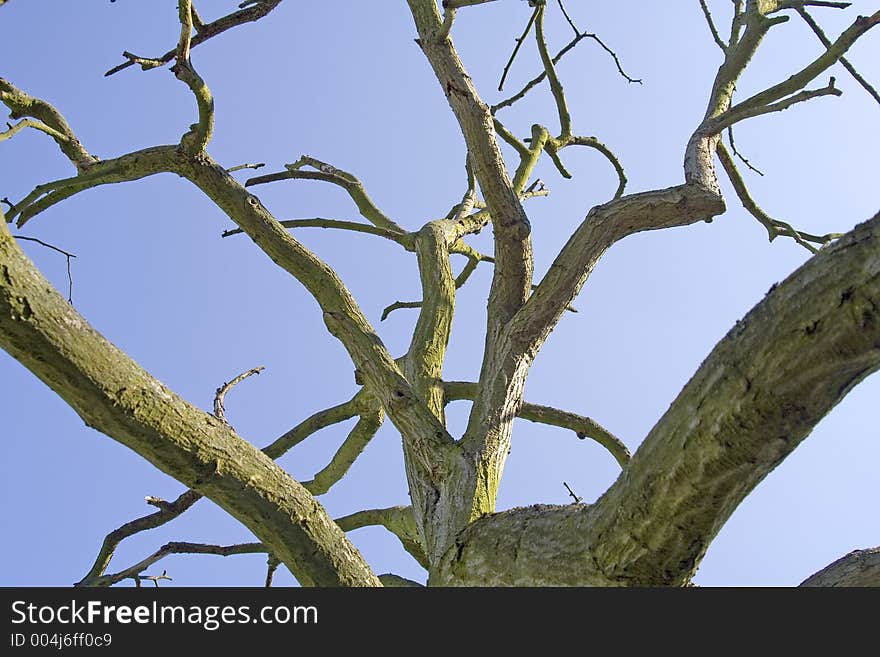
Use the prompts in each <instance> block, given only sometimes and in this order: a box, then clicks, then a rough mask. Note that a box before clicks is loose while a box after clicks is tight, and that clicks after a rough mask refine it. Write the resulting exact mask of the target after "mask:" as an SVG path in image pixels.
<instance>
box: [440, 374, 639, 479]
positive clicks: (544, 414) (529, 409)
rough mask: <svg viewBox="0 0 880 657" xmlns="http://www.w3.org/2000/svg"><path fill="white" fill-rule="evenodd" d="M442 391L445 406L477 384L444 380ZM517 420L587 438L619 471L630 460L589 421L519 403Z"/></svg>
mask: <svg viewBox="0 0 880 657" xmlns="http://www.w3.org/2000/svg"><path fill="white" fill-rule="evenodd" d="M443 390H444V393H445V395H446V397H445V403H447V404H448V403H449V402H453V401H457V400H460V399H469V400H473V399H474V397H475V396H476V394H477V384H476V383H469V382H465V381H445V382H444V383H443ZM517 417H520V418H522V419H523V420H528V421H530V422H538V423H540V424H548V425H551V426H554V427H560V428H562V429H570V430H571V431H574V432H575V433H576V434H577V436H578V438H581V439H584V438H591V439H593V440H595V441H596V442H597V443H599V444H600V445H602V447H604V448H605V449H607V450H608V452H609V453H610V454H611V455H612V456H613V457H614V460H615V461H617V463H618V464H619V465H620V467H621V468H623V467H626V464H627V462H628V461H629V459H630V453H629V449H628V448H627V446H626V445H625V444H624V442H623V441H622V440H620V438H618V437H617V436H615V435H614V434H613V433H611V432H610V431H608V430H607V429H605V428H604V427H603V426H602V425H600V424H599V423H598V422H596V421H595V420H594V419H592V418H589V417H585V416H583V415H576V414H575V413H569V412H567V411H561V410H559V409H556V408H551V407H550V406H539V405H538V404H529V403H528V402H523V404H522V407H521V408H520V410H519V411H518V412H517Z"/></svg>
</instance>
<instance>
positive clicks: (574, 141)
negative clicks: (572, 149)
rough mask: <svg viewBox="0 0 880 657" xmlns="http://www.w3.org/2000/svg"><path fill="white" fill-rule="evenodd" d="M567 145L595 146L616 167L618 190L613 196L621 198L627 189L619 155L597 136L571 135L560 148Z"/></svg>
mask: <svg viewBox="0 0 880 657" xmlns="http://www.w3.org/2000/svg"><path fill="white" fill-rule="evenodd" d="M567 146H586V147H587V148H593V149H595V150H597V151H599V152H600V153H602V155H604V156H605V158H606V159H607V160H608V161H609V162H610V163H611V166H613V167H614V171H615V172H616V173H617V180H618V185H617V190H616V191H615V192H614V197H613V198H620V197H621V196H623V192H624V190H625V189H626V183H627V180H626V173H625V172H624V170H623V165H622V164H621V163H620V160H619V159H618V158H617V155H615V154H614V151H612V150H611V149H610V148H608V147H607V146H606V145H605V144H603V143H602V142H601V141H599V140H598V139H596V138H595V137H571V138H569V139H567V140H565V142H564V143H563V144H562V145H561V146H560V150H561V149H562V148H565V147H567Z"/></svg>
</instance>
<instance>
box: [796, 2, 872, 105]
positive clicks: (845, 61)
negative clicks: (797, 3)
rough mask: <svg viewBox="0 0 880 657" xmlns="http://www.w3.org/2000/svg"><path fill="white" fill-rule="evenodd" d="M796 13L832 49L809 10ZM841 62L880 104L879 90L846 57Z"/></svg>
mask: <svg viewBox="0 0 880 657" xmlns="http://www.w3.org/2000/svg"><path fill="white" fill-rule="evenodd" d="M795 11H797V13H798V14H800V16H801V18H803V19H804V22H805V23H806V24H807V25H809V26H810V29H812V30H813V32H814V33H815V35H816V36H817V37H819V41H821V42H822V45H823V46H825V47H826V48H830V47H831V40H830V39H829V38H828V37H827V36H826V35H825V32H824V31H823V30H822V28H821V27H820V26H819V24H818V23H817V22H816V21H815V19H814V18H813V17H812V16H811V15H810V14H809V13H807V10H806V9H804V8H803V7H795ZM839 61H840V63H841V64H842V65H843V67H844V68H845V69H846V70H847V71H849V74H850V75H852V76H853V78H855V80H856V82H858V83H859V84H860V85H862V88H863V89H864V90H865V91H867V92H868V94H870V96H871V97H872V98H873V99H874V100H876V101H877V102H878V103H880V94H878V93H877V90H876V89H875V88H874V87H873V86H871V84H870V83H869V82H868V81H867V80H865V78H863V77H862V76H861V74H860V73H859V72H858V71H857V70H856V69H855V67H854V66H853V65H852V64H851V63H850V62H849V60H848V59H847V58H846V57H841V58H840V60H839Z"/></svg>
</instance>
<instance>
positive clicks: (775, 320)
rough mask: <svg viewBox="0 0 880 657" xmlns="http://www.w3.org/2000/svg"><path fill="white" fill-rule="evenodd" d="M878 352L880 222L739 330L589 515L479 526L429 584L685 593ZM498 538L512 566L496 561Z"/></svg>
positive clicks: (804, 273) (560, 511)
mask: <svg viewBox="0 0 880 657" xmlns="http://www.w3.org/2000/svg"><path fill="white" fill-rule="evenodd" d="M878 344H880V214H878V215H877V216H875V217H874V218H873V219H871V220H870V221H868V222H866V223H864V224H861V225H859V226H857V227H856V228H855V229H853V230H852V231H851V232H850V233H848V234H847V235H846V236H845V237H844V238H842V239H841V240H839V241H838V242H836V243H834V244H832V245H831V246H829V247H828V248H827V249H825V250H823V251H822V252H821V253H819V254H818V255H816V256H815V257H813V258H811V259H810V260H808V261H807V262H806V263H805V264H804V265H803V266H801V267H800V268H799V269H798V270H797V271H795V272H794V273H793V274H792V275H791V276H789V277H788V279H786V280H785V281H784V282H783V283H781V284H780V285H778V286H776V287H775V288H773V289H772V291H771V292H769V293H768V294H767V296H766V297H765V298H764V300H763V301H762V302H761V303H759V304H758V305H757V306H755V308H754V309H752V311H751V312H749V313H748V315H746V317H745V318H743V320H741V321H739V322H737V324H736V326H735V327H734V328H733V329H731V331H730V332H729V333H728V334H727V336H726V337H725V338H724V339H723V340H722V341H721V342H720V343H719V344H718V345H717V346H716V347H715V349H714V350H713V351H712V353H711V354H710V355H709V356H708V357H707V358H706V360H705V361H704V362H703V364H702V365H701V366H700V368H699V370H698V371H697V372H696V374H695V375H694V377H693V378H692V379H691V380H690V381H689V382H688V384H687V385H686V386H685V387H684V389H683V390H682V392H681V393H680V394H679V396H678V397H677V399H676V400H675V401H674V402H673V403H672V405H671V406H670V408H669V410H668V411H667V412H666V414H665V415H664V416H663V417H662V418H661V419H660V420H659V421H658V423H657V424H656V425H655V427H654V428H653V429H652V430H651V432H650V433H649V435H648V436H647V437H646V438H645V440H644V442H643V443H642V445H641V447H640V448H639V449H638V451H637V452H636V453H635V455H634V456H633V458H632V460H631V461H630V463H629V465H628V466H627V468H626V470H625V471H624V473H623V474H622V475H621V477H619V478H618V480H617V481H616V482H615V483H614V485H612V487H611V488H610V489H609V490H608V491H607V492H606V493H605V495H603V496H602V498H601V499H600V500H599V501H598V502H597V503H596V504H595V505H593V506H591V507H582V508H568V507H552V508H547V507H545V508H541V509H537V508H536V509H532V510H526V511H519V512H511V513H508V514H507V515H503V514H497V516H498V517H497V518H496V517H494V516H493V517H490V518H487V519H486V520H485V521H482V520H480V521H477V522H475V523H473V524H472V525H471V526H470V527H469V528H468V529H467V530H465V532H464V533H463V534H462V536H460V537H459V539H458V544H457V545H456V546H455V548H454V549H451V550H450V551H449V552H447V554H446V555H445V557H444V561H443V564H442V566H441V567H440V568H439V569H438V570H437V573H438V574H437V580H438V582H439V583H444V582H449V581H458V582H463V583H468V584H480V583H483V584H493V585H497V584H500V583H502V580H503V581H504V583H507V584H520V583H523V582H525V580H526V577H532V578H534V577H535V575H534V574H535V573H539V576H538V577H537V579H538V580H540V581H541V582H542V583H543V584H545V585H551V584H554V583H564V582H570V581H572V580H573V579H574V580H577V581H578V582H579V583H580V584H581V585H587V584H600V585H601V584H604V585H636V586H660V585H683V584H686V583H687V582H688V581H689V580H690V578H691V577H692V576H693V574H694V572H695V571H696V568H697V566H698V565H699V563H700V560H701V559H702V557H703V555H704V553H705V550H706V548H707V546H708V545H709V543H710V541H711V540H712V538H713V537H714V536H715V535H716V534H717V532H718V531H719V530H720V528H721V527H722V526H723V525H724V523H725V521H726V520H727V519H728V518H729V517H730V515H731V513H733V511H734V509H736V507H737V506H738V505H739V504H740V502H741V501H742V500H743V499H744V498H745V497H746V496H747V495H748V494H749V493H750V492H751V491H752V490H753V489H754V487H755V486H757V485H758V483H760V481H761V480H762V479H763V478H764V477H765V476H767V474H769V472H770V471H772V470H773V468H775V467H776V466H777V465H779V463H780V462H782V460H784V459H785V458H786V457H787V456H788V455H789V454H790V453H791V452H792V451H793V450H794V449H795V448H796V447H797V446H798V445H799V444H800V442H801V441H802V440H803V439H804V438H805V437H806V436H807V435H808V434H809V433H810V431H811V430H812V429H813V427H814V426H815V425H816V424H817V423H818V422H819V421H820V420H821V419H822V418H823V417H824V416H825V415H826V414H827V413H828V412H829V411H830V410H831V409H832V408H834V406H835V405H836V404H837V403H838V402H839V401H840V400H841V399H843V397H844V396H846V394H847V393H848V392H849V391H850V390H851V389H852V388H853V387H855V386H856V385H857V384H858V383H859V382H860V381H862V380H863V379H864V378H865V377H867V376H868V375H869V374H871V373H872V372H875V371H876V370H877V369H880V349H878V348H877V345H878ZM569 506H570V507H571V506H574V505H569ZM505 530H511V531H513V535H511V536H510V538H509V540H508V539H505V542H506V543H507V542H516V545H518V549H517V550H516V551H515V552H513V553H505V552H503V551H500V550H499V549H498V544H497V538H498V536H499V535H500V533H501V532H503V531H505ZM489 555H491V559H492V562H493V573H492V574H491V575H490V574H488V573H487V570H486V564H487V560H488V559H489ZM481 564H482V565H481ZM558 564H565V572H563V569H562V568H560V567H559V566H558ZM572 564H578V569H579V572H578V573H575V574H573V573H572V572H571V570H572V568H571V565H572ZM472 573H474V576H473V577H472V576H471V574H472ZM531 583H534V581H532V582H531Z"/></svg>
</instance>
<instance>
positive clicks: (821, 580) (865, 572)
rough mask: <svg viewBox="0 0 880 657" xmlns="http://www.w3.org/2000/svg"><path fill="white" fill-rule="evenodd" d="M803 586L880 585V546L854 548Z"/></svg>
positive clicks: (802, 583)
mask: <svg viewBox="0 0 880 657" xmlns="http://www.w3.org/2000/svg"><path fill="white" fill-rule="evenodd" d="M800 585H801V586H834V587H836V586H860V587H861V586H872V587H877V586H880V548H871V549H869V550H854V551H852V552H850V553H849V554H847V555H846V556H844V557H841V558H840V559H838V560H837V561H835V562H834V563H832V564H830V565H828V566H826V567H825V568H823V569H822V570H820V571H819V572H818V573H814V574H813V575H810V576H809V577H808V578H807V579H805V580H804V581H803V582H801V584H800Z"/></svg>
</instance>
